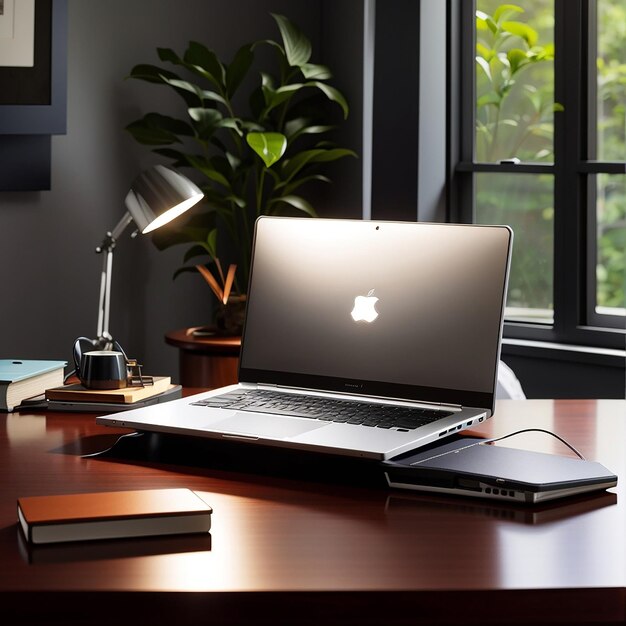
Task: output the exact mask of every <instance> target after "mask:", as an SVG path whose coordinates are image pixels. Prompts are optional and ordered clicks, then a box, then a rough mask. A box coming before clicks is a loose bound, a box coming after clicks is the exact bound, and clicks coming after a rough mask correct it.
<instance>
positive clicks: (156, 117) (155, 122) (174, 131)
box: [126, 113, 193, 146]
mask: <svg viewBox="0 0 626 626" xmlns="http://www.w3.org/2000/svg"><path fill="white" fill-rule="evenodd" d="M126 130H127V131H128V132H129V133H130V134H131V135H132V136H133V138H134V139H135V140H136V141H138V142H139V143H142V144H145V145H157V146H158V145H167V144H172V143H180V141H181V140H180V138H179V135H183V136H189V137H193V129H192V128H191V126H189V125H188V124H186V123H185V122H183V121H181V120H177V119H175V118H173V117H169V116H167V115H161V114H160V113H147V114H146V115H144V116H143V117H142V118H141V119H140V120H137V121H135V122H131V123H130V124H129V125H128V126H126Z"/></svg>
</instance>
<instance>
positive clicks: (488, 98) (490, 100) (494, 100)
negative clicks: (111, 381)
mask: <svg viewBox="0 0 626 626" xmlns="http://www.w3.org/2000/svg"><path fill="white" fill-rule="evenodd" d="M501 102H502V97H501V96H500V94H498V93H497V92H496V91H489V92H487V93H486V94H484V95H483V96H481V97H480V98H478V100H477V101H476V106H477V107H478V108H480V107H483V106H485V105H487V104H493V105H495V106H500V103H501Z"/></svg>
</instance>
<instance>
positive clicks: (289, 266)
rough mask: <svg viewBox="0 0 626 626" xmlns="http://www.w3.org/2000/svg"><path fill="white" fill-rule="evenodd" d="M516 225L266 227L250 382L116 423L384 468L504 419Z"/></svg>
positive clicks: (246, 348)
mask: <svg viewBox="0 0 626 626" xmlns="http://www.w3.org/2000/svg"><path fill="white" fill-rule="evenodd" d="M511 245H512V232H511V230H510V229H509V228H508V227H506V226H479V225H460V224H431V223H419V222H418V223H415V222H385V221H380V222H374V221H363V220H343V219H310V218H284V217H261V218H259V219H258V220H257V222H256V224H255V233H254V243H253V254H252V266H251V278H250V284H249V289H248V302H247V310H246V320H245V327H244V331H243V336H242V343H241V356H240V362H239V378H238V380H239V382H238V383H237V384H235V385H230V386H228V387H224V388H220V389H215V390H212V391H208V392H205V393H201V394H198V395H195V396H191V397H187V398H182V399H180V400H173V401H172V402H167V403H164V404H161V405H156V406H151V407H146V408H140V409H137V410H131V411H125V412H124V414H123V415H122V414H119V415H108V416H103V417H98V418H97V419H96V422H97V423H99V424H103V425H106V426H113V427H120V426H121V427H127V428H134V429H136V430H138V431H150V432H160V433H174V434H181V435H194V436H200V437H209V438H217V439H224V440H229V441H239V442H243V443H249V444H261V445H269V446H281V447H287V448H296V449H303V450H309V451H316V452H328V453H332V454H338V455H348V456H353V457H362V458H368V459H378V460H384V459H389V458H391V457H394V456H397V455H399V454H401V453H403V452H407V451H409V450H413V449H415V448H418V447H420V446H424V445H426V444H429V443H432V442H434V441H438V440H441V439H442V438H443V437H445V436H447V435H450V434H452V433H458V432H459V431H462V430H464V429H466V428H469V427H471V426H473V425H475V424H477V423H479V422H482V421H484V420H486V419H487V418H489V417H490V416H491V415H492V414H493V411H494V404H495V388H496V381H497V370H498V362H499V355H500V341H501V335H502V320H503V312H504V305H505V299H506V288H507V279H508V270H509V261H510V256H511Z"/></svg>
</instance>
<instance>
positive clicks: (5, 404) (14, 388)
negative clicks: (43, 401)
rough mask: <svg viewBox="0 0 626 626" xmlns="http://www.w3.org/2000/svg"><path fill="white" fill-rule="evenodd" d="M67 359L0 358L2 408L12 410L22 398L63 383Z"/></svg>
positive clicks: (0, 397) (0, 403)
mask: <svg viewBox="0 0 626 626" xmlns="http://www.w3.org/2000/svg"><path fill="white" fill-rule="evenodd" d="M66 365H67V362H66V361H33V360H20V359H0V410H2V411H12V410H13V408H14V407H16V406H17V405H19V404H20V403H21V402H22V400H25V399H26V398H32V397H34V396H38V395H40V394H42V393H44V392H45V390H46V389H50V388H51V387H58V386H59V385H62V384H63V368H64V367H65V366H66Z"/></svg>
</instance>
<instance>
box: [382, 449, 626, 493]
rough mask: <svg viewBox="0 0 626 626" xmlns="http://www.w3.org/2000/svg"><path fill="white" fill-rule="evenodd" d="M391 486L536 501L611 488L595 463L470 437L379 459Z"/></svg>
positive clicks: (614, 480)
mask: <svg viewBox="0 0 626 626" xmlns="http://www.w3.org/2000/svg"><path fill="white" fill-rule="evenodd" d="M382 466H383V468H384V472H385V477H386V479H387V482H388V484H389V486H390V487H396V488H399V489H411V490H415V491H429V492H440V493H450V494H457V495H466V496H474V497H482V498H496V499H499V500H507V501H510V502H521V503H527V504H531V503H535V502H545V501H547V500H554V499H556V498H563V497H566V496H572V495H576V494H581V493H586V492H590V491H598V490H602V489H608V488H609V487H614V486H615V485H616V484H617V476H615V475H614V474H613V473H612V472H610V471H609V470H608V469H607V468H606V467H604V466H603V465H601V464H600V463H597V462H594V461H584V460H581V459H576V458H571V457H566V456H558V455H554V454H546V453H543V452H529V451H527V450H518V449H515V448H506V447H501V446H494V445H490V444H488V443H485V442H483V441H482V440H480V439H474V438H469V437H465V438H463V437H462V438H459V439H457V440H456V441H452V442H449V443H445V444H442V445H438V446H432V447H429V448H428V449H422V450H420V451H419V452H415V453H412V454H406V455H402V456H401V457H396V458H395V459H391V460H389V461H384V462H383V463H382Z"/></svg>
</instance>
